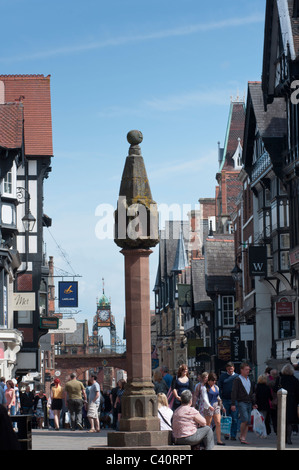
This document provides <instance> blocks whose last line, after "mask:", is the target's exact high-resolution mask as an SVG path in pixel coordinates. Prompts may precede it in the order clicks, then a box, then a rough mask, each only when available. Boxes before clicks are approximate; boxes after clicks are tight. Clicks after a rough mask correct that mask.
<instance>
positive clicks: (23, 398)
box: [20, 385, 34, 415]
mask: <svg viewBox="0 0 299 470" xmlns="http://www.w3.org/2000/svg"><path fill="white" fill-rule="evenodd" d="M20 403H21V414H23V415H32V414H33V404H34V393H33V392H32V391H31V390H30V386H29V385H26V388H25V391H24V392H22V391H21V393H20Z"/></svg>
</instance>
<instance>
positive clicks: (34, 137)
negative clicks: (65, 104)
mask: <svg viewBox="0 0 299 470" xmlns="http://www.w3.org/2000/svg"><path fill="white" fill-rule="evenodd" d="M0 81H2V82H3V83H4V86H5V95H4V96H5V102H6V103H9V102H16V101H18V102H20V101H21V102H22V103H23V105H24V140H25V154H26V155H28V156H30V155H40V156H43V155H49V156H51V155H53V144H52V117H51V96H50V76H47V77H44V76H43V75H0Z"/></svg>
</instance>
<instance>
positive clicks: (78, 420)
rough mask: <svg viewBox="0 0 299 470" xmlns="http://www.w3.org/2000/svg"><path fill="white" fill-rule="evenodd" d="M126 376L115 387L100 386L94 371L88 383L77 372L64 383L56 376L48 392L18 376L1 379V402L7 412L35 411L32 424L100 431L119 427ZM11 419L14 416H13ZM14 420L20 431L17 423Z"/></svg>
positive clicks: (32, 413)
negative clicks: (104, 388) (82, 380)
mask: <svg viewBox="0 0 299 470" xmlns="http://www.w3.org/2000/svg"><path fill="white" fill-rule="evenodd" d="M124 386H125V380H119V381H118V383H117V386H116V387H114V388H112V390H103V391H102V390H101V386H100V384H99V383H98V381H97V376H96V375H91V376H90V378H89V381H88V385H87V386H86V387H85V386H84V385H83V383H82V382H81V381H80V380H77V376H76V373H72V374H70V378H69V380H68V381H67V382H66V383H65V384H64V385H62V383H61V381H60V379H59V378H55V379H54V381H53V382H52V383H51V386H50V393H49V394H48V396H47V395H46V393H45V391H44V390H43V389H42V388H40V389H39V390H36V391H34V390H32V389H31V387H30V385H28V384H27V385H21V384H18V383H17V380H16V379H13V380H5V378H4V377H2V378H1V379H0V405H2V408H3V410H4V409H6V414H7V415H8V416H9V417H11V416H15V415H20V414H23V415H32V427H33V428H38V429H43V428H47V429H50V430H57V431H58V430H59V429H61V428H70V429H71V430H73V431H75V430H76V429H79V430H82V429H85V430H86V431H87V432H91V433H93V432H100V431H101V429H102V428H110V427H111V428H113V429H116V430H117V429H118V427H119V420H120V417H121V397H122V394H123V392H124ZM10 419H11V418H10ZM11 421H12V425H13V429H14V430H15V431H17V423H15V422H13V420H11Z"/></svg>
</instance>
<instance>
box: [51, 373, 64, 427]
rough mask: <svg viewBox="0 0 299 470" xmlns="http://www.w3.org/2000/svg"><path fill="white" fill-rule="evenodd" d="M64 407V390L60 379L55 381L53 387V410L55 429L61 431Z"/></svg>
mask: <svg viewBox="0 0 299 470" xmlns="http://www.w3.org/2000/svg"><path fill="white" fill-rule="evenodd" d="M62 405H63V389H62V386H61V383H60V380H59V379H58V378H55V379H54V384H53V386H52V387H51V410H52V411H53V414H54V428H55V429H56V431H58V430H59V422H60V414H61V410H62Z"/></svg>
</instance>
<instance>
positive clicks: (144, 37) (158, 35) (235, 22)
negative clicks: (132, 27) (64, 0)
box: [0, 15, 264, 62]
mask: <svg viewBox="0 0 299 470" xmlns="http://www.w3.org/2000/svg"><path fill="white" fill-rule="evenodd" d="M263 21H264V16H262V15H251V16H248V17H240V18H238V17H237V18H227V19H223V20H222V21H214V22H211V23H198V24H193V25H186V26H179V27H177V28H171V29H164V30H161V31H154V32H150V33H145V34H136V35H133V36H118V37H113V38H108V39H105V40H102V41H94V42H89V43H85V44H84V43H83V44H77V45H75V46H64V47H58V48H54V49H49V50H43V51H38V52H31V53H29V54H23V55H20V56H14V57H12V56H10V57H0V62H16V61H23V60H36V59H46V58H49V57H54V56H65V55H70V54H74V53H81V52H86V51H92V50H97V49H104V48H107V47H117V46H123V45H126V44H129V43H139V42H143V41H150V40H155V39H166V38H171V37H178V36H189V35H192V34H196V33H202V32H207V31H215V30H219V29H224V28H232V27H239V26H245V25H248V24H256V23H261V22H263Z"/></svg>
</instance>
